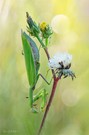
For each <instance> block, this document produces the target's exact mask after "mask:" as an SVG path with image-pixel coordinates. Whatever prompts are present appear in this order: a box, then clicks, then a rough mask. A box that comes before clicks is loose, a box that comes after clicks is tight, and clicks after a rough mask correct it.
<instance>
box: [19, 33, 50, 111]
mask: <svg viewBox="0 0 89 135" xmlns="http://www.w3.org/2000/svg"><path fill="white" fill-rule="evenodd" d="M21 38H22V44H23V52H24V58H25V65H26V71H27V76H28V82H29V86H30V88H29V97H28V98H29V100H30V106H31V110H32V112H33V113H37V112H38V110H37V109H36V106H35V104H34V103H35V101H37V100H38V99H39V98H41V99H42V101H41V110H43V109H44V107H45V105H46V100H47V95H48V92H47V91H46V90H45V89H41V90H40V91H39V92H38V93H37V94H36V95H34V90H35V87H36V84H37V81H38V79H39V76H41V77H42V78H43V79H44V80H45V81H46V79H45V78H44V77H43V76H42V75H41V74H39V68H40V62H39V58H40V56H39V50H38V48H37V46H36V43H35V42H34V41H33V40H32V38H30V36H28V35H27V34H26V33H25V32H23V31H21ZM46 83H47V84H48V85H49V84H50V83H49V82H47V81H46Z"/></svg>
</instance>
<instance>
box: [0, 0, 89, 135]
mask: <svg viewBox="0 0 89 135" xmlns="http://www.w3.org/2000/svg"><path fill="white" fill-rule="evenodd" d="M26 11H28V12H29V14H30V15H31V16H32V17H33V18H34V20H35V21H37V22H38V23H39V22H42V21H46V22H47V23H49V24H50V23H51V21H52V19H53V18H54V17H55V16H56V15H58V14H63V15H65V16H66V17H67V18H68V25H67V24H66V23H67V22H66V21H65V20H64V22H63V23H61V25H64V26H63V28H65V29H67V31H66V32H63V31H65V29H64V30H62V29H61V25H59V26H58V29H57V28H56V29H57V30H58V33H55V30H54V34H53V36H52V38H51V39H50V45H49V52H50V54H51V56H52V55H53V54H54V53H56V52H58V51H68V52H69V53H71V54H72V55H73V61H72V70H73V71H74V72H75V73H76V76H77V78H76V79H75V80H74V81H73V82H72V81H71V79H70V78H67V79H62V80H61V81H60V82H59V84H58V87H57V90H56V94H55V97H54V100H53V103H52V105H51V108H50V111H49V114H48V116H47V119H46V122H45V126H44V128H43V130H42V135H89V79H88V78H89V1H88V0H79V1H78V0H62V1H61V0H49V1H48V0H18V1H17V0H0V135H3V134H4V135H37V131H38V128H39V126H40V123H41V120H42V116H43V113H39V114H32V113H31V112H30V107H29V102H28V99H26V96H28V87H29V86H28V80H27V75H26V69H25V63H24V57H23V56H22V55H21V52H22V43H21V35H20V34H21V28H22V29H24V30H26V16H25V12H26ZM57 24H60V18H59V19H58V23H57ZM55 25H56V24H54V27H55ZM65 25H66V26H65ZM60 29H61V31H60ZM35 41H36V43H37V45H38V46H39V43H38V41H37V40H35ZM40 52H41V58H40V61H41V69H40V72H41V73H42V74H43V75H45V74H46V72H47V70H48V65H47V59H46V58H45V59H44V57H46V56H45V54H44V52H43V50H42V49H41V51H40ZM50 78H51V73H49V75H48V77H47V79H48V80H50ZM42 84H43V85H44V86H45V87H46V89H47V90H48V91H49V93H50V90H51V86H47V85H46V84H45V83H44V82H43V80H42V79H40V80H39V82H38V84H37V87H40V86H41V85H42Z"/></svg>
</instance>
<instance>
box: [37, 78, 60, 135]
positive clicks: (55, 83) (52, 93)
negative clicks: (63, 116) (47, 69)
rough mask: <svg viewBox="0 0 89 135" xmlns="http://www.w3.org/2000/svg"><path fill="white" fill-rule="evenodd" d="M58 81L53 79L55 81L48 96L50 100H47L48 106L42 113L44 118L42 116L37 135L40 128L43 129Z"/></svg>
mask: <svg viewBox="0 0 89 135" xmlns="http://www.w3.org/2000/svg"><path fill="white" fill-rule="evenodd" d="M59 79H60V78H55V79H54V82H53V87H52V92H51V95H50V98H49V101H48V104H47V107H46V110H45V113H44V116H43V119H42V122H41V125H40V129H39V132H38V135H40V133H41V130H42V128H43V125H44V123H45V120H46V116H47V114H48V111H49V108H50V106H51V103H52V99H53V97H54V94H55V90H56V87H57V83H58V80H59Z"/></svg>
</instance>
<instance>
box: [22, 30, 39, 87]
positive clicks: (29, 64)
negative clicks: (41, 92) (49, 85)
mask: <svg viewBox="0 0 89 135" xmlns="http://www.w3.org/2000/svg"><path fill="white" fill-rule="evenodd" d="M21 37H22V43H23V50H24V57H25V64H26V70H27V76H28V81H29V85H30V86H34V85H35V84H36V81H37V80H36V76H37V75H36V66H35V61H34V55H33V51H32V48H31V45H30V43H29V41H28V38H27V36H26V33H25V32H23V31H22V32H21Z"/></svg>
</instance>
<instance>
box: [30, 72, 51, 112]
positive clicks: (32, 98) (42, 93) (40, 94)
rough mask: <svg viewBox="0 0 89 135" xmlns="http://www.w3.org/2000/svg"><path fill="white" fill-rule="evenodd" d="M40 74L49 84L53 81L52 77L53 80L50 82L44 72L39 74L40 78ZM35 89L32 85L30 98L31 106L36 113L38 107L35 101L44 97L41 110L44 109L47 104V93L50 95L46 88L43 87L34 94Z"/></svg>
mask: <svg viewBox="0 0 89 135" xmlns="http://www.w3.org/2000/svg"><path fill="white" fill-rule="evenodd" d="M39 76H41V77H42V79H43V80H44V81H45V82H46V83H47V84H48V85H50V83H51V81H52V78H51V81H50V82H48V81H47V80H46V79H45V77H43V75H42V74H38V78H39ZM34 89H35V87H30V91H29V98H30V106H31V108H32V112H34V113H37V112H38V111H37V109H36V107H35V105H34V102H36V101H37V100H38V99H40V98H41V99H42V102H41V109H40V110H41V111H42V110H43V109H44V107H45V105H46V98H47V95H48V92H47V91H46V90H45V89H41V90H40V91H39V92H38V93H37V94H36V95H34V94H33V92H34Z"/></svg>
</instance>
